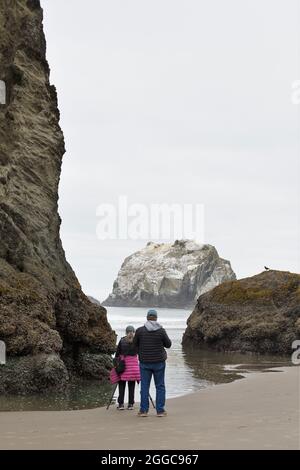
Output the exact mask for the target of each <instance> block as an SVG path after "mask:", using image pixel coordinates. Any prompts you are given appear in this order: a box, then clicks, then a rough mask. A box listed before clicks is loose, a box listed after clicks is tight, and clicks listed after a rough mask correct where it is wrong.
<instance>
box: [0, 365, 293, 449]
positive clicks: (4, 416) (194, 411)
mask: <svg viewBox="0 0 300 470" xmlns="http://www.w3.org/2000/svg"><path fill="white" fill-rule="evenodd" d="M299 392H300V367H290V368H282V369H276V372H275V371H272V372H264V373H252V374H250V375H249V376H248V377H246V378H244V379H242V380H238V381H236V382H233V383H230V384H224V385H217V386H214V387H212V388H210V389H206V390H202V391H199V392H196V393H194V394H191V395H185V396H182V397H179V398H173V399H171V400H169V401H168V413H169V415H168V417H166V418H160V419H158V418H157V417H156V416H155V414H154V413H153V409H152V410H151V414H150V415H149V417H148V418H138V417H137V415H136V411H134V412H130V411H124V412H119V411H117V410H116V409H115V408H114V407H112V408H111V409H110V410H109V411H106V409H105V408H99V409H93V410H83V411H60V412H59V411H55V412H53V411H43V412H40V411H37V412H2V413H0V448H1V449H109V450H110V449H111V450H113V449H122V450H124V449H147V450H150V449H182V450H183V449H300V414H299V411H300V393H299Z"/></svg>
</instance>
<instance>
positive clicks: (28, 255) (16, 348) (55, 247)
mask: <svg viewBox="0 0 300 470" xmlns="http://www.w3.org/2000/svg"><path fill="white" fill-rule="evenodd" d="M42 19H43V12H42V9H41V7H40V3H39V1H38V0H27V1H26V0H0V80H2V81H3V82H5V85H6V103H5V104H0V236H1V238H0V340H2V341H4V342H5V344H6V348H7V354H8V357H14V358H15V359H13V361H12V363H15V364H17V365H16V367H15V369H16V370H17V369H18V364H21V362H20V361H21V358H25V357H26V367H27V369H26V370H28V375H27V376H26V377H25V378H24V384H23V385H20V387H19V388H20V389H21V390H20V391H22V388H24V390H25V391H26V390H27V389H28V390H30V389H31V388H33V389H36V388H37V389H38V388H39V387H40V388H43V386H44V388H47V387H48V385H49V384H50V385H53V386H56V385H60V384H62V383H64V382H65V381H67V380H68V375H70V371H72V372H74V373H77V372H78V373H80V374H82V375H89V374H90V368H89V366H88V365H87V363H88V360H87V357H90V356H89V355H92V356H93V357H92V359H91V361H92V367H91V369H92V370H93V371H94V370H95V360H96V359H95V357H96V356H97V355H98V359H99V364H100V365H99V373H102V375H103V377H104V376H105V375H106V373H107V371H106V369H105V367H104V368H103V367H102V366H103V360H104V362H105V364H106V361H107V358H105V357H104V356H103V354H107V353H110V352H111V351H112V350H113V349H114V344H115V335H114V333H113V332H112V330H111V328H110V326H109V324H108V322H107V318H106V311H105V309H104V308H103V307H99V306H97V305H95V304H92V303H91V302H90V301H89V299H88V298H87V297H86V296H85V295H84V294H83V292H82V290H81V287H80V285H79V283H78V280H77V279H76V276H75V274H74V272H73V271H72V269H71V267H70V266H69V264H68V263H67V262H66V259H65V254H64V251H63V248H62V245H61V241H60V237H59V228H60V217H59V215H58V211H57V202H58V184H59V178H60V171H61V162H62V157H63V155H64V152H65V147H64V138H63V134H62V131H61V129H60V126H59V111H58V108H57V97H56V90H55V88H54V87H53V86H51V85H50V83H49V67H48V63H47V61H46V55H45V54H46V42H45V37H44V33H43V25H42ZM70 158H71V157H70ZM16 358H19V359H20V361H19V362H18V361H17V359H16ZM30 358H32V361H30ZM101 358H102V359H103V360H102V359H101ZM96 362H97V361H96ZM45 364H47V366H48V369H49V371H50V372H49V377H48V376H46V377H45V376H43V380H42V383H40V384H38V385H37V384H36V383H38V382H39V381H38V380H37V379H36V383H35V385H34V386H33V387H31V383H32V380H31V374H32V373H33V369H34V371H35V372H36V374H37V375H38V373H39V372H38V371H39V370H41V368H44V365H45ZM82 364H85V367H83V366H82ZM66 365H67V368H68V370H67V368H66ZM9 369H10V366H9V367H1V369H0V376H1V374H2V376H3V377H4V376H5V377H6V375H7V373H6V372H5V371H8V370H9ZM51 371H54V372H55V373H54V374H53V377H51V373H52V372H51ZM101 371H102V372H101ZM5 374H6V375H5ZM43 374H44V375H45V372H44V373H43ZM8 375H9V374H8ZM92 375H95V373H94V372H93V374H92ZM96 375H97V374H96ZM35 377H36V376H35ZM0 378H1V377H0ZM4 382H5V384H6V385H4ZM25 382H26V383H25ZM13 387H15V388H17V389H18V387H17V385H16V384H13ZM4 389H5V390H9V389H10V379H9V378H7V377H6V378H5V380H4V378H3V380H2V385H1V386H0V391H1V390H4ZM17 391H18V390H17Z"/></svg>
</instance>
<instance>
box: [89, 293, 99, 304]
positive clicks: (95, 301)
mask: <svg viewBox="0 0 300 470" xmlns="http://www.w3.org/2000/svg"><path fill="white" fill-rule="evenodd" d="M88 299H89V300H90V301H91V302H92V303H93V304H96V305H101V302H99V300H97V299H95V297H92V296H91V295H88Z"/></svg>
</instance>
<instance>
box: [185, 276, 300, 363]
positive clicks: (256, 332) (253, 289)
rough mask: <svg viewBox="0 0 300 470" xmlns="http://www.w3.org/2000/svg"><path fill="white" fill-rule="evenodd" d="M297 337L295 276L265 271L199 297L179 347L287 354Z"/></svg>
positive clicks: (299, 279)
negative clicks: (181, 344)
mask: <svg viewBox="0 0 300 470" xmlns="http://www.w3.org/2000/svg"><path fill="white" fill-rule="evenodd" d="M299 338H300V275H299V274H293V273H290V272H284V271H272V270H270V271H264V272H262V273H261V274H258V275H256V276H253V277H249V278H245V279H241V280H238V281H229V282H224V283H223V284H222V285H220V286H218V287H215V288H214V289H213V290H211V291H210V292H208V293H206V294H204V295H202V296H200V297H199V299H198V302H197V305H196V307H195V309H194V311H193V313H192V314H191V316H190V317H189V319H188V322H187V329H186V331H185V333H184V336H183V345H184V346H193V347H206V348H207V347H209V348H213V349H216V350H220V351H241V352H255V353H272V354H274V353H279V354H280V353H282V354H290V353H291V351H292V343H293V341H294V340H296V339H299Z"/></svg>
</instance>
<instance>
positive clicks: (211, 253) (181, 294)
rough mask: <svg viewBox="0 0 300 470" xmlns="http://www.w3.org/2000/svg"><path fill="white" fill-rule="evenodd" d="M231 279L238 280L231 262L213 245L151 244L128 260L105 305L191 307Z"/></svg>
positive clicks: (190, 243)
mask: <svg viewBox="0 0 300 470" xmlns="http://www.w3.org/2000/svg"><path fill="white" fill-rule="evenodd" d="M229 279H235V274H234V272H233V271H232V269H231V266H230V263H229V261H226V260H224V259H222V258H220V257H219V255H218V253H217V250H216V249H215V248H214V247H213V246H211V245H199V244H197V243H195V242H193V241H191V240H177V241H176V242H175V243H174V244H167V243H161V244H155V243H152V242H149V243H148V244H147V246H146V247H145V248H143V249H142V250H140V251H138V252H136V253H134V254H133V255H131V256H129V257H128V258H126V259H125V261H124V263H123V264H122V267H121V269H120V271H119V274H118V277H117V280H116V281H115V282H114V285H113V291H112V293H111V294H110V296H109V297H108V299H106V301H105V302H104V305H115V306H136V307H138V306H139V307H150V306H151V307H170V308H172V307H174V308H176V307H178V308H179V307H180V308H188V307H190V306H194V305H195V302H196V300H197V298H198V297H199V295H201V294H203V293H204V292H207V291H208V290H210V289H212V288H213V287H215V286H217V285H218V284H221V283H222V282H224V281H225V280H229Z"/></svg>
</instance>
